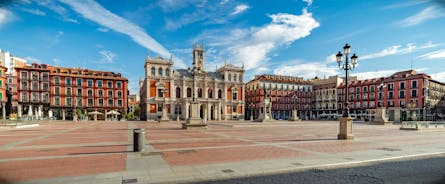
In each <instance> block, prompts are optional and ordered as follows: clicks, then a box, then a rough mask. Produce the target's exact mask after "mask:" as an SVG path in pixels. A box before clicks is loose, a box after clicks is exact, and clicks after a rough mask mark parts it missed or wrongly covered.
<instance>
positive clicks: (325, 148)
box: [287, 140, 381, 154]
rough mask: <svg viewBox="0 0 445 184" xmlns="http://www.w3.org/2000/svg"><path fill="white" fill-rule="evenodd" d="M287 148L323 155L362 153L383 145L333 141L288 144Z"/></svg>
mask: <svg viewBox="0 0 445 184" xmlns="http://www.w3.org/2000/svg"><path fill="white" fill-rule="evenodd" d="M287 146H291V147H295V148H299V149H307V150H311V151H316V152H321V153H331V154H333V153H342V152H352V151H361V150H368V149H375V148H378V147H381V145H379V144H378V143H369V142H359V141H342V140H331V141H323V142H301V143H295V144H288V145H287Z"/></svg>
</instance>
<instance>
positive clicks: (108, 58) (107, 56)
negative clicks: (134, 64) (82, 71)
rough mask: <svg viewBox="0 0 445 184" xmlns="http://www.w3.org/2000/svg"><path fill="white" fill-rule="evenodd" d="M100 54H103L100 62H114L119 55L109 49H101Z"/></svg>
mask: <svg viewBox="0 0 445 184" xmlns="http://www.w3.org/2000/svg"><path fill="white" fill-rule="evenodd" d="M99 54H100V55H101V56H102V58H101V59H100V63H113V62H114V60H115V59H116V58H117V55H116V54H115V53H113V52H111V51H109V50H101V51H99Z"/></svg>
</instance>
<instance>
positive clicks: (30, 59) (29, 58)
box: [25, 56, 42, 63]
mask: <svg viewBox="0 0 445 184" xmlns="http://www.w3.org/2000/svg"><path fill="white" fill-rule="evenodd" d="M25 60H27V61H29V62H30V63H42V61H40V59H37V58H35V57H29V56H28V57H25Z"/></svg>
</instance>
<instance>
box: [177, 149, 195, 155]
mask: <svg viewBox="0 0 445 184" xmlns="http://www.w3.org/2000/svg"><path fill="white" fill-rule="evenodd" d="M195 152H196V150H179V151H176V153H178V154H186V153H195Z"/></svg>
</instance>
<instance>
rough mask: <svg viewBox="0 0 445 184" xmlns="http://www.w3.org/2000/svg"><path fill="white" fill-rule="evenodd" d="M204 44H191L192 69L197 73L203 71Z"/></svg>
mask: <svg viewBox="0 0 445 184" xmlns="http://www.w3.org/2000/svg"><path fill="white" fill-rule="evenodd" d="M204 61H205V59H204V44H202V45H196V44H195V45H193V69H194V70H195V71H198V72H199V73H204V72H205V71H204Z"/></svg>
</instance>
